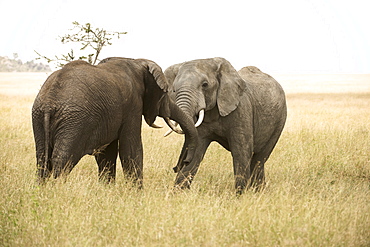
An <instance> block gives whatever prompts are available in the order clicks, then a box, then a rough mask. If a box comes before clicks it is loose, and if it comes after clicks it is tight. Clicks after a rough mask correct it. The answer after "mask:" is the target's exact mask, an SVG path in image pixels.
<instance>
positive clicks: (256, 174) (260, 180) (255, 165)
mask: <svg viewBox="0 0 370 247" xmlns="http://www.w3.org/2000/svg"><path fill="white" fill-rule="evenodd" d="M280 134H281V131H276V132H275V133H274V134H273V135H272V136H271V138H270V140H269V141H268V142H267V144H266V145H265V146H264V148H263V149H262V150H261V151H260V152H258V153H255V154H254V155H253V157H252V161H251V172H252V175H251V185H252V186H253V187H255V188H256V190H260V189H263V187H264V186H265V163H266V161H267V159H268V158H269V157H270V154H271V153H272V150H273V149H274V147H275V145H276V143H277V141H278V139H279V137H280Z"/></svg>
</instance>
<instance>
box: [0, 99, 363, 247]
mask: <svg viewBox="0 0 370 247" xmlns="http://www.w3.org/2000/svg"><path fill="white" fill-rule="evenodd" d="M33 97H34V96H27V95H24V96H14V95H7V94H2V95H0V99H1V100H0V150H1V153H0V191H1V193H0V195H1V197H0V245H1V246H369V245H370V231H369V229H370V122H369V119H370V111H369V109H370V93H343V94H305V93H301V94H288V108H289V115H288V121H287V125H286V128H285V130H284V133H283V135H282V137H281V139H280V141H279V143H278V145H277V147H276V148H275V150H274V152H273V154H272V155H271V158H270V160H269V161H268V162H267V164H266V177H267V178H266V180H267V187H266V189H265V190H264V191H263V192H260V193H253V192H249V191H248V192H246V193H245V194H244V195H243V196H241V197H239V198H238V197H236V196H235V194H234V191H233V187H234V178H233V172H232V164H231V157H230V154H229V153H228V152H227V151H225V150H223V149H222V148H221V147H219V146H218V145H216V144H212V145H211V147H210V149H209V150H208V151H207V154H206V156H205V158H204V161H203V163H202V164H201V168H200V171H199V173H198V174H197V176H196V177H195V180H194V183H193V187H192V189H191V190H190V191H184V192H181V193H174V192H173V191H172V185H173V180H174V176H175V174H174V173H173V172H172V169H171V168H172V166H174V164H175V162H176V159H177V155H178V152H179V150H180V148H181V144H182V137H180V136H175V135H171V136H170V137H168V138H167V139H164V138H163V137H162V135H163V133H164V132H165V130H154V129H150V128H148V127H146V126H144V127H143V140H144V155H145V164H144V186H145V188H144V189H143V190H141V191H138V190H136V189H134V188H132V186H131V185H130V184H129V183H127V182H126V181H125V180H124V179H123V175H122V169H121V168H120V167H119V168H118V173H117V174H118V176H117V182H116V184H114V185H105V184H101V183H99V182H98V181H97V166H96V165H95V163H94V162H95V161H94V159H93V158H92V157H85V158H83V160H81V162H80V163H79V164H78V165H77V166H76V168H75V169H74V170H73V171H72V173H71V174H70V176H69V177H68V178H67V180H66V181H60V180H57V181H51V182H50V183H48V184H47V185H46V186H42V187H40V186H38V185H37V184H36V182H35V150H34V143H33V136H32V129H31V115H30V110H31V105H32V101H33Z"/></svg>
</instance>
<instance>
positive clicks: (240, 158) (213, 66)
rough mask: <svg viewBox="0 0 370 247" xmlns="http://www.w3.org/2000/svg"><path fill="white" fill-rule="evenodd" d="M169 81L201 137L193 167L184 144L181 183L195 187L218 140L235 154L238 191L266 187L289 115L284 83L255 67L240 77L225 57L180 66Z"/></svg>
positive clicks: (170, 73) (169, 74)
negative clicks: (270, 160)
mask: <svg viewBox="0 0 370 247" xmlns="http://www.w3.org/2000/svg"><path fill="white" fill-rule="evenodd" d="M165 76H166V77H167V80H168V81H169V83H170V85H172V90H171V91H172V92H171V94H172V95H171V97H173V98H176V104H177V105H178V106H179V107H180V108H181V109H182V110H183V111H184V112H185V113H186V114H187V115H188V116H189V117H190V118H192V119H193V122H194V123H195V122H197V123H196V126H197V130H198V137H199V141H198V147H197V148H196V151H195V156H194V159H193V160H192V162H190V164H186V163H185V162H184V158H185V157H186V154H187V149H186V143H185V144H184V147H183V149H182V151H181V155H180V158H179V161H178V164H177V166H176V167H174V170H175V172H178V174H177V177H176V181H175V184H176V185H177V186H179V187H181V188H190V184H191V181H192V179H193V177H194V176H195V174H196V173H197V171H198V167H199V164H200V162H201V160H202V159H203V157H204V154H205V152H206V150H207V148H208V146H209V144H210V143H211V142H212V141H216V142H218V143H220V144H221V145H222V146H223V147H224V148H226V149H227V150H229V151H230V152H231V154H232V157H233V166H234V175H235V187H236V190H237V192H238V193H242V191H243V190H244V189H245V188H248V187H249V186H251V185H253V186H256V187H257V189H258V188H260V187H262V186H263V185H264V179H265V175H264V165H265V162H266V160H267V159H268V158H269V156H270V154H271V152H272V150H273V148H274V147H275V144H276V143H277V141H278V139H279V137H280V134H281V132H282V130H283V127H284V124H285V120H286V115H287V109H286V101H285V94H284V91H283V89H282V88H281V86H280V85H279V83H278V82H277V81H275V80H274V79H273V78H272V77H271V76H269V75H267V74H265V73H262V72H261V71H260V70H259V69H257V68H255V67H245V68H243V69H241V70H240V71H239V74H238V72H237V71H236V70H235V69H234V68H233V67H232V66H231V64H230V63H229V62H228V61H227V60H225V59H223V58H212V59H200V60H193V61H190V62H185V63H182V64H176V65H173V66H171V67H169V68H168V69H167V70H166V71H165ZM203 115H204V120H203V119H202V118H203ZM197 118H199V119H198V120H197ZM198 126H199V127H198Z"/></svg>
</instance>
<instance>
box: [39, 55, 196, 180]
mask: <svg viewBox="0 0 370 247" xmlns="http://www.w3.org/2000/svg"><path fill="white" fill-rule="evenodd" d="M168 87H169V85H168V83H167V80H166V78H165V76H164V74H163V72H162V70H161V68H160V67H159V66H158V65H157V64H156V63H154V62H152V61H150V60H146V59H129V58H107V59H104V60H103V61H101V62H100V63H99V64H98V65H97V66H93V65H90V64H88V63H87V62H84V61H73V62H71V63H69V64H67V65H65V66H64V67H63V68H62V69H60V70H58V71H56V72H54V73H53V74H51V75H50V76H49V78H48V79H47V80H46V82H45V83H44V85H43V86H42V88H41V89H40V92H39V93H38V95H37V97H36V99H35V101H34V104H33V108H32V125H33V133H34V138H35V144H36V158H37V169H38V178H39V181H40V182H44V181H45V180H46V179H47V178H48V177H50V176H51V175H53V177H54V178H57V177H59V176H60V175H61V174H68V173H69V172H70V171H71V170H72V169H73V167H74V166H75V165H76V164H77V163H78V161H79V160H80V159H81V158H82V157H83V156H84V155H86V154H90V155H94V156H95V159H96V162H97V164H98V169H99V177H100V178H101V179H106V180H107V181H111V180H114V179H115V176H116V160H117V155H118V153H119V157H120V160H121V163H122V168H123V171H124V174H125V175H126V176H127V177H129V178H130V179H132V180H133V181H134V182H135V183H136V184H137V185H138V186H139V187H141V186H142V180H143V147H142V139H141V122H142V115H143V116H144V119H145V121H146V122H147V124H148V125H150V126H152V127H155V125H154V121H155V119H156V117H157V116H160V117H163V118H164V119H165V121H166V122H167V123H168V124H170V125H171V124H172V123H171V122H170V119H173V120H175V121H176V122H178V123H180V125H181V127H182V128H183V129H184V132H185V133H186V134H185V140H186V143H190V146H189V151H188V153H189V155H187V157H186V158H185V159H186V161H185V162H190V161H191V160H192V156H193V153H194V151H195V147H196V142H197V130H196V129H195V127H194V124H193V123H192V121H191V119H190V118H189V117H188V116H187V115H185V114H184V113H183V111H182V110H180V108H179V107H178V106H177V105H176V104H175V103H174V102H173V101H172V100H171V99H170V98H169V96H168V93H167V90H168Z"/></svg>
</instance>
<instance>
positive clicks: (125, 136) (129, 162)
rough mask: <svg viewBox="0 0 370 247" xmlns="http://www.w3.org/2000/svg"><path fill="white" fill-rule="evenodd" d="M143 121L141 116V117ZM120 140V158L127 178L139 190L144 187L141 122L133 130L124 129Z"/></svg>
mask: <svg viewBox="0 0 370 247" xmlns="http://www.w3.org/2000/svg"><path fill="white" fill-rule="evenodd" d="M140 119H141V116H140ZM123 129H124V130H123V131H122V133H121V135H120V139H119V156H120V159H121V163H122V169H123V173H124V175H125V177H126V178H127V179H129V180H132V181H133V182H134V184H136V185H137V187H138V188H139V189H141V188H142V187H143V145H142V141H141V121H140V122H138V123H136V124H134V126H132V128H123Z"/></svg>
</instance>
